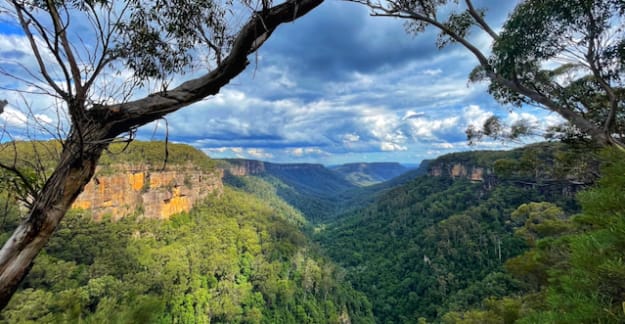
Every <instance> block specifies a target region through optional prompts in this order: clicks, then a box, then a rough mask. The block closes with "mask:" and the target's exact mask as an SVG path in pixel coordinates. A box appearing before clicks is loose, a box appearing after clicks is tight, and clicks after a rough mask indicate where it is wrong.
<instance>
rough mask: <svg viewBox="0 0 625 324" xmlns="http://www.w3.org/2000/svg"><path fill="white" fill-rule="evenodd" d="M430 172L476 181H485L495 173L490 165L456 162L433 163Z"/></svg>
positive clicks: (435, 174)
mask: <svg viewBox="0 0 625 324" xmlns="http://www.w3.org/2000/svg"><path fill="white" fill-rule="evenodd" d="M428 174H429V175H431V176H437V177H441V176H444V177H451V178H466V179H469V180H471V181H474V182H483V181H484V180H485V178H486V177H487V176H489V175H492V174H493V169H492V168H490V167H482V166H472V165H466V164H463V163H461V162H456V163H436V162H435V163H432V165H430V167H429V170H428Z"/></svg>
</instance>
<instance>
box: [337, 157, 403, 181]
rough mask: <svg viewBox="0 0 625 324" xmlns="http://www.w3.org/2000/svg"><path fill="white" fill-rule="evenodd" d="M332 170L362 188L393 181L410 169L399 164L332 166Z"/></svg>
mask: <svg viewBox="0 0 625 324" xmlns="http://www.w3.org/2000/svg"><path fill="white" fill-rule="evenodd" d="M329 169H330V170H332V171H334V172H337V173H338V174H340V175H341V176H342V177H343V178H344V179H345V180H347V181H349V182H351V183H353V184H355V185H357V186H361V187H365V186H370V185H374V184H377V183H381V182H384V181H388V180H390V179H393V178H395V177H397V176H399V175H401V174H403V173H405V172H406V171H408V169H407V168H406V167H404V166H402V165H401V164H399V163H382V162H380V163H348V164H343V165H337V166H331V167H329Z"/></svg>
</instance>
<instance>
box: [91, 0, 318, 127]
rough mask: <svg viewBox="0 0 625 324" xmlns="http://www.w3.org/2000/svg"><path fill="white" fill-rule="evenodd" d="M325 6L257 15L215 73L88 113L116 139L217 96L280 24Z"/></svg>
mask: <svg viewBox="0 0 625 324" xmlns="http://www.w3.org/2000/svg"><path fill="white" fill-rule="evenodd" d="M322 2H323V0H301V1H296V0H290V1H287V2H285V3H283V4H281V5H278V6H276V7H273V8H271V9H269V10H264V11H262V12H256V13H255V14H254V15H253V16H252V17H251V18H250V20H249V21H248V23H247V24H245V25H244V26H243V27H242V28H241V30H240V31H239V33H238V34H237V35H238V36H237V37H236V39H235V40H234V43H233V46H232V49H231V51H230V54H229V55H228V56H227V57H226V58H224V59H223V60H222V61H221V64H219V65H218V66H217V67H216V68H215V69H214V70H213V71H211V72H209V73H207V74H205V75H204V76H201V77H199V78H196V79H192V80H189V81H186V82H184V83H182V84H181V85H179V86H178V87H176V88H174V89H172V90H168V91H162V92H157V93H153V94H151V95H149V96H147V97H145V98H143V99H139V100H135V101H132V102H127V103H122V104H117V105H110V106H101V107H98V109H92V110H90V111H89V113H91V114H93V115H97V116H102V115H104V116H105V120H106V121H105V123H109V124H111V126H112V127H111V132H110V136H111V137H115V136H117V135H119V134H121V133H123V132H125V131H127V130H128V129H132V128H136V127H138V126H141V125H145V124H147V123H149V122H151V121H154V120H157V119H159V118H161V117H162V116H164V115H166V114H168V113H171V112H174V111H176V110H178V109H180V108H182V107H185V106H188V105H190V104H193V103H195V102H198V101H200V100H202V99H204V98H205V97H207V96H210V95H215V94H217V93H218V92H219V90H220V89H221V88H222V87H223V86H224V85H226V84H228V82H230V80H231V79H232V78H234V77H235V76H236V75H238V74H239V73H241V72H242V71H243V70H244V69H245V67H246V66H247V65H248V64H249V61H248V59H247V56H248V55H249V54H251V53H253V52H254V51H256V50H257V49H258V48H259V47H260V45H261V44H262V43H263V42H264V41H265V40H266V39H267V38H269V36H270V35H271V34H272V33H273V31H274V30H275V29H276V28H277V27H278V26H279V25H280V24H282V23H286V22H291V21H293V20H295V19H297V18H299V17H301V16H303V15H305V14H306V13H308V12H309V11H310V10H312V9H313V8H315V7H316V6H318V5H319V4H321V3H322Z"/></svg>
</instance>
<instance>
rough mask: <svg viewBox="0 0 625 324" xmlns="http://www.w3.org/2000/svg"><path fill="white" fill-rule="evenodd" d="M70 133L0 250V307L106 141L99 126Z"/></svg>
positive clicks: (89, 174) (88, 176)
mask: <svg viewBox="0 0 625 324" xmlns="http://www.w3.org/2000/svg"><path fill="white" fill-rule="evenodd" d="M94 131H95V132H94ZM72 134H73V135H71V136H70V140H68V141H67V142H66V143H65V146H64V148H63V151H62V153H61V158H60V161H59V164H58V166H57V167H56V169H55V171H54V172H53V174H52V176H51V177H50V178H49V179H48V181H47V182H46V183H45V185H44V187H43V189H42V190H41V192H40V193H39V195H38V196H37V197H36V198H35V201H34V202H33V207H32V208H31V210H30V213H29V214H28V217H27V218H26V220H25V221H24V222H22V223H21V224H20V225H19V227H18V228H17V229H16V230H15V232H13V235H11V237H10V238H9V239H8V240H7V242H6V243H5V244H4V247H3V248H2V250H0V309H2V308H4V307H5V306H6V305H7V304H8V302H9V300H10V298H11V296H12V295H13V293H14V292H15V290H16V289H17V287H18V285H19V283H20V282H21V281H22V280H23V279H24V277H25V276H26V274H28V271H29V270H30V268H31V267H32V261H33V260H34V258H35V257H36V256H37V254H38V253H39V251H40V250H41V249H42V248H43V247H44V246H45V244H46V243H47V242H48V239H49V238H50V236H52V234H53V233H54V230H55V229H56V227H57V226H58V224H59V222H60V221H61V219H63V216H64V215H65V213H66V212H67V211H68V210H69V208H70V207H71V206H72V203H73V202H74V200H75V199H76V197H78V195H79V194H80V193H81V192H82V191H83V188H84V186H85V185H86V184H87V183H88V182H89V180H91V177H93V174H94V172H95V166H96V164H97V162H98V160H99V158H100V155H101V154H102V151H103V150H104V148H105V147H106V146H107V145H108V142H107V141H102V140H101V138H102V135H104V133H103V129H102V128H100V129H94V128H92V129H91V136H85V137H84V138H83V139H82V140H80V139H79V138H78V137H79V135H77V132H75V131H73V132H72ZM83 136H84V135H83ZM93 143H97V144H93Z"/></svg>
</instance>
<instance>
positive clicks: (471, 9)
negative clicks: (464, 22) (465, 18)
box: [465, 0, 499, 40]
mask: <svg viewBox="0 0 625 324" xmlns="http://www.w3.org/2000/svg"><path fill="white" fill-rule="evenodd" d="M465 3H466V4H467V12H469V14H470V15H471V17H473V19H475V21H476V22H477V23H478V25H479V26H480V27H481V28H482V29H483V30H484V31H485V32H486V33H488V34H489V35H490V37H492V38H493V40H496V39H498V38H499V35H497V33H495V31H494V30H493V29H492V28H491V27H490V25H488V24H487V23H486V21H485V20H484V18H482V16H481V15H480V13H479V12H477V10H475V7H473V3H472V2H471V0H465Z"/></svg>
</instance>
